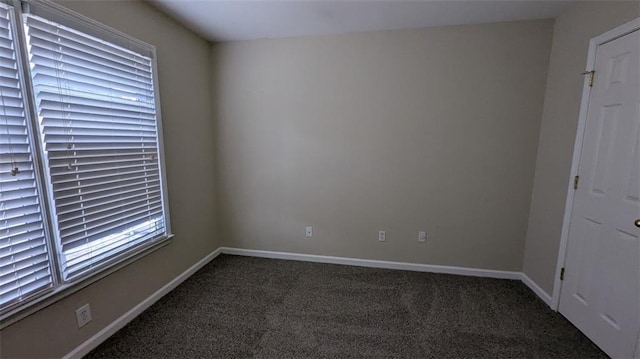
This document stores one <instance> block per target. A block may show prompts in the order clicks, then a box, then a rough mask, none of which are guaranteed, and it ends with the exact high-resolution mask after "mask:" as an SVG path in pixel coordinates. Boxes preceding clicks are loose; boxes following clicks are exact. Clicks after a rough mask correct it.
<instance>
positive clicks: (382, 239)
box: [378, 231, 387, 242]
mask: <svg viewBox="0 0 640 359" xmlns="http://www.w3.org/2000/svg"><path fill="white" fill-rule="evenodd" d="M378 241H380V242H386V241H387V232H385V231H378Z"/></svg>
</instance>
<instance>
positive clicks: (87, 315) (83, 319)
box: [76, 303, 91, 328]
mask: <svg viewBox="0 0 640 359" xmlns="http://www.w3.org/2000/svg"><path fill="white" fill-rule="evenodd" d="M76 319H77V320H78V328H82V327H84V326H85V325H87V324H89V322H90V321H91V308H90V307H89V303H87V304H85V305H83V306H82V307H80V308H78V309H76Z"/></svg>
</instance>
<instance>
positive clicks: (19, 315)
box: [0, 234, 173, 329]
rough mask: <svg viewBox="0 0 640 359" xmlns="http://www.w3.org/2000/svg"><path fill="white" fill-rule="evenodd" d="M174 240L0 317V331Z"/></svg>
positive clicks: (130, 257)
mask: <svg viewBox="0 0 640 359" xmlns="http://www.w3.org/2000/svg"><path fill="white" fill-rule="evenodd" d="M172 238H173V234H169V235H168V236H167V237H166V238H163V239H160V240H158V241H157V242H155V243H153V244H152V245H150V246H148V247H143V249H141V250H140V251H138V252H135V253H133V254H132V255H130V256H128V257H125V258H123V259H122V260H120V261H118V262H115V263H113V264H112V265H111V266H109V267H107V268H105V269H103V270H102V271H100V272H98V273H96V274H94V275H92V276H90V277H88V278H85V279H83V280H80V281H78V282H75V283H69V284H64V285H61V286H59V287H58V288H56V289H54V290H53V291H50V292H48V293H46V294H43V295H41V296H40V297H38V298H36V299H33V300H31V301H29V302H27V303H25V304H24V305H22V306H20V307H18V308H15V309H14V310H11V311H9V312H7V313H5V314H3V315H2V316H0V329H4V328H6V327H8V326H10V325H12V324H14V323H16V322H18V321H20V320H21V319H24V318H26V317H28V316H29V315H31V314H33V313H35V312H37V311H39V310H42V309H44V308H46V307H48V306H50V305H51V304H53V303H55V302H57V301H59V300H61V299H63V298H65V297H68V296H70V295H71V294H73V293H75V292H78V291H79V290H81V289H83V288H85V287H87V286H89V285H91V284H93V283H95V282H97V281H99V280H101V279H103V278H105V277H107V276H109V275H111V274H113V273H115V272H117V271H119V270H120V269H122V268H124V267H126V266H128V265H129V264H131V263H133V262H135V261H137V260H139V259H140V258H142V257H144V256H146V255H148V254H151V253H153V252H155V251H157V250H158V249H160V248H162V247H164V246H166V245H167V244H169V243H170V242H171V239H172Z"/></svg>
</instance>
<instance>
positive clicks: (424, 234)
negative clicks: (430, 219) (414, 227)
mask: <svg viewBox="0 0 640 359" xmlns="http://www.w3.org/2000/svg"><path fill="white" fill-rule="evenodd" d="M426 241H427V232H418V242H420V243H424V242H426Z"/></svg>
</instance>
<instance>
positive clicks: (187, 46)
mask: <svg viewBox="0 0 640 359" xmlns="http://www.w3.org/2000/svg"><path fill="white" fill-rule="evenodd" d="M64 5H65V6H68V7H69V8H71V9H74V10H77V11H79V12H80V13H83V14H85V15H87V16H89V17H91V18H93V19H96V20H98V21H100V22H103V23H105V24H108V25H110V26H113V27H115V28H117V29H119V30H121V31H124V32H126V33H128V34H130V35H133V36H135V37H137V38H139V39H141V40H144V41H146V42H149V43H151V44H153V45H155V46H156V47H157V52H158V64H159V81H160V92H161V102H162V115H163V118H162V119H163V124H164V139H165V147H166V155H167V161H166V162H167V168H168V173H167V175H168V186H169V204H170V209H171V220H172V226H173V232H174V233H175V234H176V236H175V238H174V239H173V241H172V243H171V244H170V245H168V246H166V247H164V248H162V249H160V250H158V251H156V252H154V253H153V254H151V255H149V256H146V257H144V258H143V259H142V260H140V261H138V262H136V263H134V264H131V265H129V266H128V267H126V268H124V269H122V270H120V271H118V272H116V273H115V274H113V275H111V276H109V277H107V278H105V279H102V280H100V281H99V282H97V283H95V284H93V285H91V286H89V287H87V288H85V289H83V290H81V291H79V292H77V293H76V294H73V295H71V296H69V297H67V298H65V299H63V300H61V301H59V302H57V303H55V304H53V305H51V306H49V307H48V308H46V309H44V310H42V311H40V312H37V313H36V314H34V315H31V316H29V317H27V318H26V319H23V320H21V321H19V322H17V323H15V324H13V325H11V326H9V327H7V328H6V329H4V330H2V332H0V341H1V342H0V356H1V357H2V358H13V357H30V358H36V357H38V358H44V357H60V356H62V355H64V354H66V353H68V352H69V351H71V350H72V349H74V348H75V347H76V346H77V345H79V344H80V343H82V342H83V341H85V340H86V339H88V338H89V337H91V336H92V335H94V334H95V333H97V332H98V331H99V330H101V329H102V328H104V327H105V326H106V325H108V324H110V323H111V322H112V321H114V320H115V319H116V318H118V317H119V316H120V315H122V314H124V313H125V312H127V311H128V310H130V309H131V308H132V307H134V306H135V305H137V304H138V303H140V302H141V301H142V300H143V299H145V298H146V297H148V296H149V295H150V294H152V293H153V292H155V291H156V290H157V289H159V288H160V287H162V286H163V285H165V284H166V283H168V282H169V281H170V280H171V279H173V278H175V277H176V276H177V275H179V274H180V273H182V272H183V271H185V270H186V269H187V268H189V267H190V266H192V265H193V264H195V263H196V262H197V261H198V260H200V259H201V258H203V257H204V256H206V255H207V254H209V253H210V252H211V251H213V250H214V249H215V248H217V247H218V246H219V244H218V243H217V241H216V238H215V237H214V236H215V233H216V227H215V211H214V203H215V200H214V197H213V193H214V190H213V186H214V172H213V167H214V166H213V156H212V154H213V152H214V148H213V142H212V141H211V137H212V135H213V123H212V121H211V106H210V99H211V94H210V87H209V76H208V73H209V69H210V61H209V43H208V42H206V41H205V40H203V39H201V38H199V37H197V36H195V35H194V34H193V33H191V32H190V31H188V30H186V29H185V28H183V27H182V26H181V25H178V24H177V23H176V22H175V21H173V20H171V19H169V18H168V17H166V16H165V15H163V14H161V13H160V12H158V11H157V10H155V9H154V8H153V7H151V6H149V5H148V4H145V3H140V2H134V1H119V2H117V3H115V4H114V3H110V4H108V3H105V2H87V1H81V2H64ZM85 303H90V304H91V310H92V315H93V321H92V322H91V323H90V324H89V325H87V326H85V327H83V328H82V329H78V328H77V326H76V323H75V312H74V311H75V309H76V308H78V307H80V306H81V305H83V304H85Z"/></svg>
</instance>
